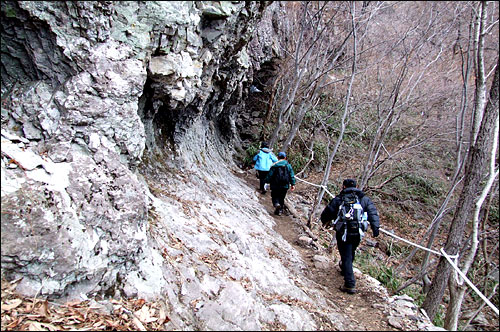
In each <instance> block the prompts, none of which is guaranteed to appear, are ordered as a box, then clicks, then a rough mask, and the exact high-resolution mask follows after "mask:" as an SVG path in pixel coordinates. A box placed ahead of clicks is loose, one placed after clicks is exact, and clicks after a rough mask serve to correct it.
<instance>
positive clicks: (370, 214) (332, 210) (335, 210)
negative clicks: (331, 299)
mask: <svg viewBox="0 0 500 332" xmlns="http://www.w3.org/2000/svg"><path fill="white" fill-rule="evenodd" d="M351 193H354V194H355V195H356V196H357V197H358V200H359V204H361V207H362V208H363V211H364V212H366V214H367V220H368V222H369V223H370V226H371V229H372V233H373V237H377V236H378V235H379V227H380V219H379V216H378V212H377V208H376V207H375V204H373V202H372V200H371V199H370V198H369V197H368V196H366V195H365V193H364V192H362V191H361V190H359V189H358V188H356V180H354V179H345V180H344V182H343V184H342V191H341V192H340V193H339V194H338V195H337V196H335V197H334V198H333V199H332V200H331V201H330V203H329V204H328V205H327V206H326V207H325V209H324V210H323V212H322V213H321V223H322V224H323V227H328V226H329V225H331V221H332V220H335V219H337V216H338V214H339V210H340V206H341V203H342V198H343V196H345V195H349V194H351ZM345 227H346V225H345V223H344V222H337V224H335V231H336V232H335V238H336V239H337V247H338V250H339V253H340V259H341V261H340V264H339V265H340V269H341V272H340V273H341V274H342V275H343V276H344V285H343V286H341V287H340V290H341V291H343V292H346V293H349V294H354V293H356V280H355V278H354V272H353V270H352V262H353V261H354V254H355V251H356V248H357V247H358V245H359V243H360V241H361V235H360V233H359V232H358V234H350V233H347V232H346V230H345Z"/></svg>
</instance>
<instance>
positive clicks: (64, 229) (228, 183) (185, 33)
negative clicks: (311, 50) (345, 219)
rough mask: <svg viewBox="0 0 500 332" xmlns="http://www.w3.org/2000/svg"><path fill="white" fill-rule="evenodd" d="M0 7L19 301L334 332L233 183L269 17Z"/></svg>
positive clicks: (10, 243)
mask: <svg viewBox="0 0 500 332" xmlns="http://www.w3.org/2000/svg"><path fill="white" fill-rule="evenodd" d="M1 6H2V22H1V29H2V37H1V38H2V40H1V42H2V43H1V44H2V67H1V68H2V71H1V76H2V86H1V89H2V113H1V124H2V126H1V127H2V131H1V133H2V142H1V147H2V160H1V181H2V187H1V194H2V215H1V216H2V217H1V231H2V232H1V240H2V253H1V262H2V277H5V278H7V279H8V280H14V279H21V281H20V282H19V284H18V286H17V291H19V292H21V293H23V294H26V295H30V296H34V295H38V296H44V297H49V298H52V299H69V298H96V299H105V298H109V297H119V296H123V297H141V298H146V299H158V298H159V299H164V300H165V303H166V305H167V307H168V315H169V318H170V321H169V322H168V325H166V326H165V328H166V329H172V328H176V329H202V330H203V329H210V330H235V329H243V330H261V329H270V328H272V326H276V325H273V324H281V325H280V326H285V327H286V329H287V330H315V329H318V328H324V326H328V327H330V328H334V329H344V328H345V327H346V326H349V325H348V324H350V323H349V322H346V320H345V319H343V318H342V317H341V316H340V315H339V314H338V311H336V309H335V305H333V304H332V303H331V302H329V301H327V300H326V299H325V298H323V297H322V296H321V294H320V293H319V292H318V291H317V290H316V288H315V286H314V284H313V282H312V281H310V280H309V279H307V278H305V277H303V276H302V275H301V273H300V271H301V270H302V269H304V263H303V261H302V260H301V258H300V255H299V254H298V253H297V252H296V251H295V250H294V249H293V248H292V247H291V246H290V244H289V243H288V242H286V241H285V240H283V238H281V237H280V236H279V235H278V234H277V233H276V232H275V231H274V230H273V225H274V222H273V219H272V218H271V216H269V215H268V213H267V212H266V211H265V210H264V209H262V205H260V203H259V201H258V199H257V197H256V195H255V191H254V190H253V188H249V187H248V186H247V185H246V184H245V183H244V182H243V181H242V180H241V179H240V178H239V177H237V176H235V173H237V172H239V170H238V167H236V165H235V162H234V157H235V153H236V152H237V151H238V149H239V148H240V145H241V142H242V135H241V133H242V131H243V129H242V128H244V130H246V134H247V135H251V128H249V126H248V125H247V124H246V123H248V122H251V120H252V117H253V116H255V115H252V114H250V112H251V106H249V105H248V106H247V101H248V100H249V95H250V93H251V92H250V86H251V85H252V84H253V79H254V76H255V75H258V74H259V70H261V68H264V67H265V66H266V65H268V64H269V62H270V61H272V59H273V58H274V57H277V56H279V50H278V49H277V48H276V47H275V46H274V44H273V28H272V27H273V25H272V18H273V13H274V12H275V11H276V10H279V5H278V4H276V3H272V4H271V3H270V2H243V1H220V2H219V1H201V2H187V1H181V2H177V1H175V2H174V1H172V2H169V1H161V2H155V1H144V2H143V1H140V2H137V1H121V2H115V1H99V2H95V1H75V2H73V1H71V2H70V1H68V2H64V1H50V2H45V1H36V2H32V1H2V4H1ZM245 121H246V122H245ZM292 271H295V272H292ZM283 298H286V299H287V301H282V300H281V301H278V300H277V299H283ZM325 322H326V323H325ZM351 323H352V322H351ZM325 324H326V325H325Z"/></svg>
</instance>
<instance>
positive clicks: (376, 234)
mask: <svg viewBox="0 0 500 332" xmlns="http://www.w3.org/2000/svg"><path fill="white" fill-rule="evenodd" d="M372 232H373V237H377V236H378V234H379V232H378V228H372Z"/></svg>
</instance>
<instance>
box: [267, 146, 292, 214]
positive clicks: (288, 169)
mask: <svg viewBox="0 0 500 332" xmlns="http://www.w3.org/2000/svg"><path fill="white" fill-rule="evenodd" d="M282 171H283V172H282ZM264 182H265V183H269V184H270V187H271V200H272V202H273V206H274V207H275V210H274V214H275V215H277V216H281V214H282V213H283V208H284V206H285V197H286V194H287V192H288V189H289V188H290V190H291V191H294V190H295V173H294V172H293V168H292V165H290V163H289V162H288V161H287V160H286V153H285V152H280V153H278V162H276V163H274V164H273V165H272V166H271V169H270V170H269V174H267V176H266V178H265V180H264Z"/></svg>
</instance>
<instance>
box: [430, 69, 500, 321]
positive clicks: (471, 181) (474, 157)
mask: <svg viewBox="0 0 500 332" xmlns="http://www.w3.org/2000/svg"><path fill="white" fill-rule="evenodd" d="M499 67H500V59H497V67H496V69H495V76H494V78H493V83H492V86H491V89H490V97H489V100H488V104H487V105H486V110H485V112H484V116H483V119H482V121H481V125H480V127H479V132H478V135H477V139H476V142H475V144H474V145H472V146H471V147H470V150H469V154H468V158H467V163H466V166H465V179H464V186H463V190H462V193H461V194H460V198H459V202H461V203H462V204H460V205H459V206H458V208H457V210H455V214H454V216H453V220H452V223H451V227H450V231H449V235H448V239H447V241H446V246H445V248H444V250H445V252H446V253H447V254H448V255H455V254H457V253H458V251H459V249H460V248H461V245H462V240H463V236H464V230H465V226H466V224H467V221H468V220H469V219H470V217H471V213H472V211H473V206H474V201H475V199H476V195H477V192H478V189H479V185H480V183H481V179H482V176H483V173H484V169H485V162H486V160H488V157H489V155H488V151H489V147H490V146H491V145H490V144H491V138H492V137H493V131H494V128H495V120H496V118H497V116H498V96H499V92H498V82H499ZM451 269H452V267H451V266H450V265H449V264H448V262H447V260H446V258H444V257H441V258H440V260H439V264H438V267H437V271H436V275H435V276H434V280H433V282H432V285H431V288H430V290H429V293H428V294H427V296H426V298H425V300H424V303H423V304H422V307H423V308H424V309H425V311H426V312H427V314H428V315H429V317H430V318H431V319H434V317H435V315H436V312H437V308H438V306H439V304H440V303H441V300H442V298H443V295H444V291H445V288H446V284H447V282H448V277H449V275H450V272H451Z"/></svg>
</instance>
